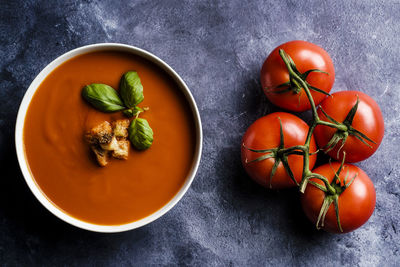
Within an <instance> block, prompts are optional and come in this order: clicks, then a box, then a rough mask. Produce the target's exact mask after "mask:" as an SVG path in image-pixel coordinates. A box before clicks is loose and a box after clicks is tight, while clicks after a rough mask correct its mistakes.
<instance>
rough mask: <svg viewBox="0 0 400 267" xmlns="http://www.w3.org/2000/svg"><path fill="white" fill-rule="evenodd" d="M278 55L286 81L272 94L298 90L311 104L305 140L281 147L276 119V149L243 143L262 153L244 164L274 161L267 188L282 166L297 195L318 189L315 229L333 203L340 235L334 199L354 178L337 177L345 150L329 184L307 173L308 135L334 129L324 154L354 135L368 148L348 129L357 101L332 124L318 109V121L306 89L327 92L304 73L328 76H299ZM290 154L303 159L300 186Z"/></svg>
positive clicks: (357, 134)
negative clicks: (310, 187) (321, 195)
mask: <svg viewBox="0 0 400 267" xmlns="http://www.w3.org/2000/svg"><path fill="white" fill-rule="evenodd" d="M279 55H280V57H281V59H282V60H283V62H284V63H285V65H286V67H287V71H288V73H289V81H287V82H285V83H283V84H280V85H278V86H276V87H275V88H273V89H281V88H282V90H280V91H274V92H275V93H277V94H280V93H286V92H288V91H292V92H293V93H295V94H300V93H301V92H302V91H301V90H304V92H305V94H306V96H307V98H308V101H309V103H310V105H311V111H312V122H311V123H310V125H309V130H308V133H307V137H306V140H305V142H304V144H303V145H297V146H292V147H287V148H285V146H284V135H283V131H282V122H281V120H280V119H279V123H280V138H281V139H280V144H279V146H278V147H276V148H272V149H252V148H249V147H246V146H245V145H244V143H243V146H244V147H245V148H246V149H247V150H250V151H252V152H256V153H262V154H264V155H262V156H260V157H258V158H256V159H254V160H251V161H248V160H247V159H246V161H245V163H246V164H252V163H254V162H258V161H262V160H267V159H270V158H274V159H275V162H274V165H273V168H272V170H271V173H270V177H269V178H270V185H271V179H272V177H273V176H274V174H275V171H276V169H277V167H278V165H279V164H280V163H282V164H283V166H284V168H285V170H286V172H287V173H288V174H289V176H290V178H291V179H292V180H293V182H294V183H295V184H296V185H297V186H298V187H299V191H300V192H301V193H304V192H305V190H306V187H307V185H308V184H311V185H313V186H314V187H316V188H318V189H319V190H321V191H323V192H324V193H325V198H324V200H323V203H322V206H321V209H320V212H319V215H318V219H317V222H316V227H317V228H318V229H319V228H320V226H323V225H324V219H325V215H326V213H327V212H328V209H329V207H330V206H331V205H332V204H333V205H334V208H335V213H336V220H337V226H338V228H339V230H340V232H343V229H342V226H341V222H340V217H339V205H338V198H339V195H340V194H342V193H343V192H344V191H345V190H346V189H347V188H348V187H349V186H350V185H351V184H352V182H353V181H354V179H355V178H356V176H357V175H354V177H352V178H351V179H348V175H346V177H345V178H344V179H343V180H340V178H339V175H340V173H341V171H342V170H343V166H344V162H345V155H346V153H345V151H342V153H343V158H342V161H341V164H340V167H339V169H338V170H337V171H336V172H335V175H334V178H333V180H332V181H331V182H329V180H328V179H327V178H326V177H325V176H323V175H321V174H318V173H315V172H312V171H311V170H310V155H312V154H314V153H316V152H312V153H311V152H310V142H311V140H312V136H313V132H314V130H315V128H316V127H317V126H318V125H323V126H328V127H331V128H334V129H336V132H335V134H334V135H333V137H332V138H331V140H330V141H329V142H328V144H327V145H326V146H325V147H323V148H322V150H324V151H326V152H327V151H329V150H331V149H332V148H333V147H335V146H336V145H338V144H339V142H341V144H342V146H341V148H342V147H343V145H344V144H345V142H346V140H347V137H348V136H349V135H353V136H355V137H356V138H357V139H358V140H360V141H361V142H362V143H364V144H365V145H367V146H370V145H369V144H368V143H367V142H366V140H367V141H369V142H372V143H374V142H373V140H371V139H370V138H368V137H367V136H366V135H365V134H363V133H362V132H360V131H358V130H356V129H354V128H353V127H352V126H351V125H352V121H353V118H354V116H355V113H356V111H357V108H358V103H359V100H358V99H357V102H356V104H355V105H354V106H353V107H352V108H351V110H350V111H349V113H348V114H347V116H346V118H345V120H344V121H343V122H338V121H336V120H335V119H333V118H332V117H330V116H329V115H328V114H326V113H325V111H324V110H322V109H321V112H322V113H323V114H324V115H325V117H326V118H327V119H328V121H325V120H321V119H320V118H319V116H318V112H317V107H316V104H315V102H314V99H313V96H312V94H311V92H310V90H313V91H316V92H319V93H324V94H326V95H329V93H326V92H324V91H323V90H320V89H318V88H316V87H313V86H311V85H310V84H309V83H308V82H307V81H306V78H307V76H308V74H310V73H311V72H319V73H321V74H324V75H329V73H327V72H325V71H321V70H318V69H311V70H307V71H306V72H304V73H301V72H299V71H298V69H297V67H296V65H295V62H294V61H293V60H292V58H291V57H290V56H289V55H288V54H287V53H286V52H285V51H284V50H283V49H279ZM341 148H340V149H339V150H338V151H337V153H338V154H339V152H340V151H341ZM292 154H296V155H301V156H302V157H303V170H302V177H301V181H300V183H298V182H297V181H296V179H295V178H294V176H293V173H292V170H291V169H290V166H289V164H288V161H287V157H288V155H292ZM311 179H318V180H320V181H322V182H323V184H319V183H316V182H314V181H312V180H311Z"/></svg>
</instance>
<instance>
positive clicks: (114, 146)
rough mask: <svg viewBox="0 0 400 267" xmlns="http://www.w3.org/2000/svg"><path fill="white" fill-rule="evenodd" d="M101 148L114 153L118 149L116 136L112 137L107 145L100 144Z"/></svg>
mask: <svg viewBox="0 0 400 267" xmlns="http://www.w3.org/2000/svg"><path fill="white" fill-rule="evenodd" d="M100 147H101V148H102V149H104V150H106V151H113V150H115V149H118V141H117V138H115V136H113V137H111V141H110V142H109V143H106V144H100Z"/></svg>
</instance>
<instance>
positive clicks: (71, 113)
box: [24, 51, 195, 225]
mask: <svg viewBox="0 0 400 267" xmlns="http://www.w3.org/2000/svg"><path fill="white" fill-rule="evenodd" d="M129 70H135V71H137V72H138V74H139V76H140V78H141V81H142V84H143V88H144V89H143V93H144V101H143V102H142V103H141V104H139V106H141V107H150V110H149V111H146V112H145V113H142V114H141V115H140V117H142V118H145V119H147V120H148V122H149V124H150V126H151V127H152V129H153V131H154V142H153V145H152V146H151V147H150V148H149V149H147V150H145V151H137V150H135V149H134V148H133V147H132V146H131V147H130V150H129V158H128V160H118V159H110V162H109V164H108V165H107V166H106V167H99V166H98V165H97V163H96V160H95V158H94V155H93V154H92V152H91V151H90V148H89V145H88V144H87V143H86V142H85V140H84V133H85V132H86V131H87V130H89V129H90V128H92V127H94V126H96V125H97V124H99V123H101V122H103V121H105V120H106V121H109V122H111V121H112V120H116V119H121V118H125V117H124V116H123V115H122V113H121V112H117V113H102V112H100V111H98V110H96V109H94V108H93V107H91V106H90V105H89V104H87V102H86V101H84V100H83V98H82V97H81V90H82V88H83V87H84V86H85V85H87V84H91V83H105V84H108V85H110V86H112V87H113V88H115V89H117V88H118V86H119V81H120V78H121V76H122V74H123V73H125V72H127V71H129ZM188 105H189V104H188V103H187V101H186V99H185V98H184V96H183V94H182V93H181V92H180V90H179V88H178V85H176V84H175V83H174V81H173V80H172V79H171V78H170V77H169V76H168V75H167V74H166V73H165V72H164V71H163V70H162V69H161V68H159V67H158V66H156V65H155V64H153V63H151V62H149V61H147V60H145V59H142V58H140V57H138V56H134V55H131V54H128V53H124V52H112V51H106V52H94V53H88V54H84V55H81V56H78V57H75V58H73V59H71V60H69V61H67V62H65V63H64V64H62V65H61V66H59V67H58V68H57V69H55V70H54V71H53V72H52V73H50V75H48V77H46V79H45V80H44V81H43V82H42V84H41V85H40V87H39V88H38V90H37V91H36V93H35V95H34V97H33V99H32V101H31V103H30V105H29V108H28V111H27V115H26V119H25V125H24V145H25V154H26V157H27V161H28V164H29V168H30V171H31V173H32V175H33V177H34V179H35V181H36V183H37V184H38V185H39V187H40V189H41V190H42V191H43V192H44V194H45V195H46V196H47V198H48V199H49V200H50V201H52V202H53V203H54V204H55V205H56V206H58V207H59V208H60V209H62V210H64V211H65V212H66V213H68V214H70V215H71V216H73V217H76V218H78V219H81V220H84V221H87V222H90V223H94V224H100V225H119V224H125V223H129V222H133V221H136V220H139V219H141V218H143V217H146V216H147V215H149V214H151V213H154V212H155V211H157V210H158V209H160V208H161V207H162V206H164V205H165V204H166V203H167V202H168V201H170V200H171V199H172V198H173V197H174V196H175V194H176V193H177V192H178V191H179V190H180V188H181V187H182V185H183V184H184V182H185V180H186V177H187V175H188V173H189V171H190V168H191V163H192V160H193V156H194V151H195V126H194V123H193V115H192V112H191V110H190V108H189V106H188Z"/></svg>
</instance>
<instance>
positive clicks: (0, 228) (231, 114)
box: [0, 0, 400, 266]
mask: <svg viewBox="0 0 400 267" xmlns="http://www.w3.org/2000/svg"><path fill="white" fill-rule="evenodd" d="M399 14H400V4H399V2H398V1H394V0H387V1H384V0H382V1H345V0H344V1H289V0H286V1H239V0H235V1H182V0H176V1H162V0H160V1H81V2H75V1H22V0H15V1H7V0H0V97H1V100H0V103H1V104H0V162H1V163H0V164H1V169H0V170H1V175H0V262H1V265H3V266H14V265H18V264H21V265H27V266H31V265H47V266H54V265H96V266H121V265H134V264H135V265H159V264H160V265H175V264H179V265H194V266H197V265H207V266H214V265H236V266H247V265H250V266H257V265H277V266H291V265H295V266H312V265H315V264H318V265H324V266H325V265H326V266H339V265H347V266H355V265H359V266H378V265H379V266H394V265H396V263H397V264H400V251H399V249H400V245H399V242H400V241H399V240H400V225H399V221H400V181H399V174H400V170H399V169H398V168H400V161H399V159H400V156H399V148H400V146H399V141H400V140H399V139H400V135H399V131H400V126H399V123H398V120H400V115H399V112H400V84H399V81H400V64H399V63H400V62H399V49H400V45H399V41H400V37H399V36H400V26H399V23H400V15H399ZM293 39H303V40H308V41H311V42H314V43H316V44H318V45H320V46H322V47H324V48H325V49H326V50H327V51H328V52H329V53H330V55H331V56H332V58H333V61H334V64H335V68H336V73H337V77H336V82H335V85H334V89H333V90H334V91H338V90H361V91H363V92H366V93H367V94H369V95H371V96H372V97H373V98H375V99H376V101H377V102H378V104H379V105H380V106H381V108H382V111H383V115H384V117H385V123H386V132H385V138H384V140H383V143H382V145H381V147H380V149H379V150H378V152H377V153H376V154H375V155H373V156H372V157H371V158H369V159H368V160H366V161H364V162H361V163H359V164H357V165H358V166H360V167H361V168H363V169H364V170H365V171H366V172H367V173H368V174H369V175H370V177H371V178H372V180H373V181H374V183H375V186H376V190H377V205H376V210H375V212H374V214H373V215H372V217H371V219H370V220H369V222H368V223H367V224H366V225H364V226H363V227H362V228H360V229H359V230H357V231H355V232H352V233H349V234H344V235H333V234H328V233H325V232H318V231H316V230H314V228H313V225H311V224H310V223H309V222H308V221H307V219H306V218H305V217H304V215H303V214H302V211H301V209H300V205H299V203H298V196H297V194H296V191H289V192H284V191H282V192H270V191H267V190H264V189H262V188H260V187H259V186H257V185H256V184H254V183H253V182H252V181H250V179H249V178H248V177H247V176H246V174H245V173H244V171H243V169H242V167H241V163H240V157H239V155H240V140H241V136H242V135H243V133H244V131H245V130H246V128H247V127H248V126H249V125H250V124H251V123H252V122H253V121H254V120H256V119H257V118H258V117H260V116H262V115H264V114H266V113H269V112H271V111H274V110H277V109H276V108H274V107H273V106H272V105H271V104H270V103H269V102H268V101H267V100H266V98H265V96H264V95H263V93H262V91H261V89H260V82H259V71H260V67H261V64H262V63H263V61H264V59H265V57H266V56H267V55H268V53H269V52H270V51H271V50H272V49H273V48H274V47H275V46H277V45H279V44H281V43H283V42H286V41H289V40H293ZM100 42H119V43H125V44H130V45H135V46H138V47H141V48H143V49H146V50H148V51H150V52H152V53H154V54H155V55H157V56H159V57H160V58H162V59H163V60H165V61H166V62H167V63H168V64H170V65H171V66H172V67H173V68H174V69H175V70H176V71H177V72H178V73H179V74H180V75H181V76H182V78H183V79H184V80H185V81H186V83H187V84H188V86H189V88H190V89H191V91H192V93H193V95H194V97H195V99H196V101H197V104H198V107H199V110H200V113H201V116H202V121H203V127H204V150H203V157H202V161H201V165H200V168H199V172H198V174H197V176H196V178H195V180H194V182H193V184H192V187H191V188H190V189H189V191H188V192H187V194H186V195H185V196H184V198H183V199H182V200H181V201H180V202H179V203H178V205H176V207H175V208H173V209H172V210H171V211H170V212H169V213H168V214H166V215H165V216H163V217H162V218H161V219H159V220H157V221H155V222H153V223H151V224H150V225H147V226H145V227H142V228H140V229H137V230H134V231H130V232H126V233H119V234H98V233H92V232H87V231H84V230H80V229H77V228H74V227H72V226H69V225H67V224H66V223H64V222H62V221H60V220H59V219H57V218H55V217H54V216H53V215H51V214H50V213H49V212H48V211H47V210H45V209H44V208H43V207H42V206H41V205H40V204H39V202H38V201H37V200H36V199H35V198H34V196H33V195H32V194H31V192H30V191H29V189H28V187H27V186H26V184H25V182H24V180H23V177H22V175H21V173H20V171H19V167H18V164H17V159H16V156H15V149H14V139H13V138H14V127H15V119H16V114H17V109H18V106H19V103H20V101H21V99H22V97H23V95H24V93H25V91H26V89H27V87H28V86H29V84H30V82H31V81H32V80H33V79H34V77H35V76H36V75H37V74H38V73H39V72H40V70H41V69H42V68H44V67H45V66H46V65H47V64H48V63H49V62H51V61H52V60H53V59H54V58H56V57H57V56H59V55H61V54H63V53H64V52H67V51H69V50H71V49H73V48H76V47H79V46H82V45H86V44H92V43H100Z"/></svg>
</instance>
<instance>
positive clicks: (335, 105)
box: [314, 91, 384, 162]
mask: <svg viewBox="0 0 400 267" xmlns="http://www.w3.org/2000/svg"><path fill="white" fill-rule="evenodd" d="M357 96H358V98H359V101H360V102H359V104H358V108H357V112H356V114H355V116H354V119H353V123H352V124H351V126H352V127H353V128H354V129H356V130H358V131H360V132H362V133H363V134H365V135H366V136H367V137H368V138H370V139H371V140H373V141H374V142H375V144H374V143H372V142H369V141H368V140H365V141H366V143H368V144H369V145H370V146H371V147H369V146H368V145H366V144H364V143H363V142H361V141H360V140H359V139H357V138H356V137H355V136H354V135H349V136H348V138H347V140H346V143H345V144H344V146H343V147H342V149H341V150H340V151H339V157H338V153H337V152H338V150H339V149H340V147H341V146H342V142H341V141H339V143H338V144H337V145H336V146H335V147H334V148H333V149H332V150H330V151H329V152H328V154H329V156H331V157H332V158H334V159H336V160H340V161H341V160H342V158H343V153H342V151H345V152H346V158H345V160H346V162H358V161H361V160H364V159H366V158H368V157H370V156H371V155H372V154H373V153H374V152H375V151H376V150H377V149H378V147H379V145H380V144H381V142H382V138H383V133H384V123H383V116H382V113H381V110H380V108H379V106H378V104H376V102H375V101H374V100H373V99H372V98H371V97H369V96H368V95H366V94H364V93H362V92H358V91H341V92H337V93H334V94H332V96H331V97H327V98H326V99H325V100H324V101H323V102H322V103H321V108H322V109H323V110H324V111H325V112H326V113H327V114H328V115H329V116H330V117H332V118H333V119H335V120H336V121H338V122H343V121H344V120H345V118H346V116H347V114H348V113H349V111H350V110H351V108H352V107H353V106H354V105H355V104H356V101H357ZM318 116H319V118H320V119H321V120H324V121H328V119H327V118H326V116H325V115H324V114H323V113H322V111H321V110H320V109H318ZM335 132H336V129H334V128H331V127H329V126H323V125H318V126H317V127H316V128H315V131H314V135H315V139H316V140H317V144H318V146H319V147H320V148H323V147H324V146H325V145H326V144H327V143H328V142H329V140H330V139H331V138H332V136H333V134H334V133H335Z"/></svg>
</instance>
